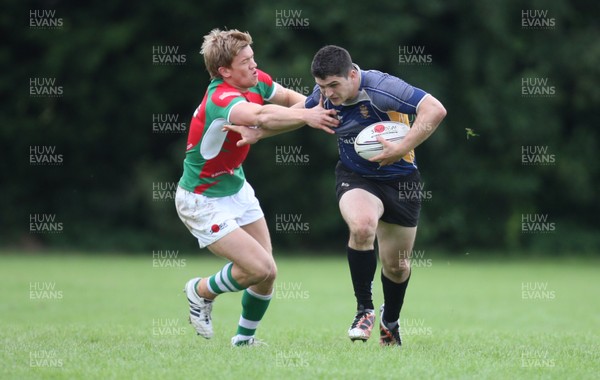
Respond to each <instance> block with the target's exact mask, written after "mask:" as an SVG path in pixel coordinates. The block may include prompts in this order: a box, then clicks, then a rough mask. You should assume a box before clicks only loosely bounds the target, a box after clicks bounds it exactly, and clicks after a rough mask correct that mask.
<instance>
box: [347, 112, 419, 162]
mask: <svg viewBox="0 0 600 380" xmlns="http://www.w3.org/2000/svg"><path fill="white" fill-rule="evenodd" d="M409 130H410V127H409V126H408V125H406V124H404V123H400V122H398V121H379V122H377V123H373V124H371V125H369V126H368V127H366V128H365V129H363V130H362V131H360V133H359V134H358V136H356V138H355V139H354V150H355V151H356V153H358V155H359V156H361V157H362V158H364V159H365V160H368V159H370V158H373V157H375V156H376V155H378V154H380V153H381V152H383V144H381V143H380V142H379V141H377V137H378V136H381V137H383V138H384V139H385V140H386V141H390V142H395V141H396V142H397V141H400V140H402V139H403V138H404V136H406V134H407V133H408V131H409Z"/></svg>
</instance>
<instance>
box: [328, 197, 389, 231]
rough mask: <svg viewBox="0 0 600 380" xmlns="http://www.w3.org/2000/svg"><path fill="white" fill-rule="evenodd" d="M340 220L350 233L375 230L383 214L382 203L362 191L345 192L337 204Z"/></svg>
mask: <svg viewBox="0 0 600 380" xmlns="http://www.w3.org/2000/svg"><path fill="white" fill-rule="evenodd" d="M339 207H340V213H341V214H342V218H344V221H345V222H346V224H347V225H348V227H349V228H350V231H354V230H358V229H365V228H368V229H373V230H375V229H376V228H377V222H378V221H379V218H381V215H382V214H383V203H381V200H380V199H379V198H377V197H376V196H375V195H373V194H371V193H370V192H368V191H366V190H364V189H359V188H356V189H352V190H348V191H347V192H345V193H344V194H343V195H342V196H341V198H340V202H339Z"/></svg>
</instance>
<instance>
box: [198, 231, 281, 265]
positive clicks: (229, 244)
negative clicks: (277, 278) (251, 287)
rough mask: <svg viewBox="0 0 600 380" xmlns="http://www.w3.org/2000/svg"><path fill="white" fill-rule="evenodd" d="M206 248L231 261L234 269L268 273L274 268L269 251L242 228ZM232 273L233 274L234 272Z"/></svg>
mask: <svg viewBox="0 0 600 380" xmlns="http://www.w3.org/2000/svg"><path fill="white" fill-rule="evenodd" d="M208 249H209V250H210V251H211V252H212V253H213V254H215V255H217V256H221V257H224V258H226V259H227V260H229V261H231V262H233V263H234V268H233V270H234V271H237V270H240V271H242V272H244V273H246V274H255V273H264V274H270V273H272V272H273V271H274V270H275V268H274V261H273V256H272V255H271V252H269V251H267V250H266V249H265V248H264V247H263V246H262V245H261V244H260V243H259V242H258V241H257V240H256V239H255V238H254V237H252V235H250V234H249V233H248V232H246V231H245V230H244V229H243V228H237V229H235V230H233V231H232V232H230V233H228V234H227V235H225V236H223V237H222V238H220V239H219V240H217V241H216V242H214V243H212V244H210V245H209V246H208ZM233 274H234V276H235V272H234V273H233Z"/></svg>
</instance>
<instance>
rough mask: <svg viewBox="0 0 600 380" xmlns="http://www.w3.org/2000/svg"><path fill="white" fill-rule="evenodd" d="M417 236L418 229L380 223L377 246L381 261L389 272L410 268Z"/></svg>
mask: <svg viewBox="0 0 600 380" xmlns="http://www.w3.org/2000/svg"><path fill="white" fill-rule="evenodd" d="M416 235H417V227H403V226H400V225H397V224H391V223H386V222H383V221H380V222H379V225H378V226H377V244H378V246H379V259H380V261H381V265H382V266H383V267H384V268H386V269H387V271H392V272H397V271H402V270H405V269H406V268H408V267H409V266H410V256H411V253H412V249H413V246H414V243H415V237H416Z"/></svg>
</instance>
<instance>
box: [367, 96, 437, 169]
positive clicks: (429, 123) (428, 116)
mask: <svg viewBox="0 0 600 380" xmlns="http://www.w3.org/2000/svg"><path fill="white" fill-rule="evenodd" d="M417 112H418V113H417V117H416V119H415V121H414V122H413V125H412V127H411V128H410V131H409V132H408V133H407V134H406V136H405V137H404V138H403V139H402V140H401V141H400V142H399V143H392V142H389V141H385V140H384V139H383V138H381V137H380V138H378V141H379V142H381V143H382V144H383V152H382V153H381V154H379V155H377V156H375V157H373V158H372V159H371V161H376V162H379V163H380V165H381V166H385V165H391V164H393V163H394V162H396V161H398V160H400V159H401V158H402V157H404V156H405V155H406V154H408V153H409V152H410V151H412V150H413V149H415V148H416V147H418V146H419V145H421V144H422V143H423V142H424V141H425V140H427V139H428V138H429V136H431V135H432V134H433V132H435V130H436V129H437V127H438V126H439V125H440V123H441V122H442V120H444V117H446V109H445V108H444V106H443V105H442V103H440V101H439V100H437V99H436V98H434V97H433V96H431V95H429V96H427V97H426V98H425V99H423V101H422V102H421V104H420V105H419V109H418V111H417Z"/></svg>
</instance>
